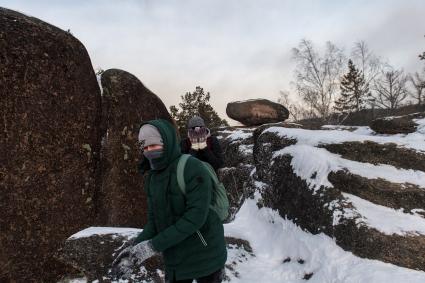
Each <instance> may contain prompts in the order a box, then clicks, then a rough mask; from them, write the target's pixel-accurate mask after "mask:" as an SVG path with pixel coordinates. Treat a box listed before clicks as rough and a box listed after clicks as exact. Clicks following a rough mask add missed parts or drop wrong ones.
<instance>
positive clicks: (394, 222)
mask: <svg viewBox="0 0 425 283" xmlns="http://www.w3.org/2000/svg"><path fill="white" fill-rule="evenodd" d="M343 195H344V197H346V198H347V199H348V200H349V201H350V202H351V203H352V204H353V205H354V207H355V209H356V211H358V212H359V214H360V215H361V218H362V221H364V222H365V223H366V224H367V225H369V226H370V227H373V228H375V229H377V230H378V231H380V232H382V233H384V234H387V235H392V234H398V235H414V234H416V235H419V234H422V235H425V219H424V218H423V217H421V216H419V215H412V214H408V213H404V212H403V211H401V210H394V209H392V208H388V207H386V206H382V205H377V204H374V203H372V202H369V201H367V200H364V199H362V198H359V197H357V196H354V195H351V194H347V193H343Z"/></svg>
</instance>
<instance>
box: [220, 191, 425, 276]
mask: <svg viewBox="0 0 425 283" xmlns="http://www.w3.org/2000/svg"><path fill="white" fill-rule="evenodd" d="M257 198H258V196H257ZM225 234H226V236H232V237H236V238H242V239H246V240H248V241H249V242H250V244H251V246H252V248H253V250H254V253H255V257H250V258H248V259H247V260H246V261H243V262H240V263H239V264H238V265H237V267H236V271H237V272H238V274H239V276H240V277H239V278H236V277H235V276H234V275H233V274H232V273H230V272H227V274H228V276H230V278H231V281H230V282H244V283H258V282H267V283H278V282H279V283H281V282H287V283H296V282H310V283H316V282H317V283H354V282H356V283H365V282H376V283H378V282H384V283H390V282H394V283H396V282H410V283H416V282H417V283H419V282H421V283H423V282H425V272H420V271H415V270H411V269H407V268H402V267H398V266H395V265H392V264H388V263H383V262H381V261H376V260H368V259H362V258H359V257H356V256H354V255H353V254H352V253H351V252H346V251H344V250H342V249H341V248H340V247H339V246H337V245H336V244H335V242H334V241H333V240H332V239H331V238H329V237H328V236H326V235H324V234H318V235H312V234H310V233H307V232H304V231H303V230H301V229H300V228H299V227H298V226H296V225H295V224H294V223H293V222H292V221H289V220H285V219H282V218H281V217H280V216H279V215H278V213H277V212H275V211H273V210H271V209H269V208H262V209H258V207H257V205H256V200H251V199H250V200H247V201H245V203H244V204H243V206H242V208H241V209H240V211H239V212H238V214H237V216H236V218H235V220H234V221H233V222H232V223H230V224H226V225H225ZM287 258H290V259H291V261H289V262H285V263H284V261H285V259H287ZM235 260H236V261H238V260H239V258H237V257H236V256H234V254H233V253H229V258H228V263H231V262H232V261H235ZM299 260H300V262H302V261H301V260H303V261H304V263H303V264H301V263H299V262H298V261H299ZM286 261H287V260H286ZM311 273H312V274H313V275H312V276H311V278H310V279H309V280H308V281H306V280H305V279H303V278H304V276H305V275H306V274H311Z"/></svg>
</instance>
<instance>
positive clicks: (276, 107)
mask: <svg viewBox="0 0 425 283" xmlns="http://www.w3.org/2000/svg"><path fill="white" fill-rule="evenodd" d="M226 114H227V116H229V117H230V118H232V119H234V120H236V121H239V122H241V123H242V124H244V125H246V126H255V125H261V124H267V123H276V122H282V121H284V120H286V119H288V117H289V111H288V109H286V108H285V107H284V106H283V105H281V104H279V103H275V102H272V101H270V100H267V99H253V100H246V101H237V102H231V103H228V104H227V107H226Z"/></svg>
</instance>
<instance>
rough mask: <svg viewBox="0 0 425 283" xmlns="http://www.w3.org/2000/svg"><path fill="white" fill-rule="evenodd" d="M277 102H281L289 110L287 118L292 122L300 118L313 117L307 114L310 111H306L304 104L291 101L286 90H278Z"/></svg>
mask: <svg viewBox="0 0 425 283" xmlns="http://www.w3.org/2000/svg"><path fill="white" fill-rule="evenodd" d="M279 94H280V96H279V98H278V100H277V101H278V103H280V104H282V105H283V106H285V107H286V109H288V111H289V119H290V120H291V121H294V122H298V121H300V120H302V119H308V118H313V117H311V116H310V115H309V114H310V113H311V111H308V109H306V107H305V106H304V105H302V104H301V103H300V102H297V101H293V100H292V99H291V98H290V94H289V92H288V91H286V90H281V91H279Z"/></svg>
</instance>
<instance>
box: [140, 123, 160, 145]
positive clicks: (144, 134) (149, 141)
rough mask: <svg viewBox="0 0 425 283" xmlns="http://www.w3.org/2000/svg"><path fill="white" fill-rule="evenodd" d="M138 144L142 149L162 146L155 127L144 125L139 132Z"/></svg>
mask: <svg viewBox="0 0 425 283" xmlns="http://www.w3.org/2000/svg"><path fill="white" fill-rule="evenodd" d="M139 142H140V143H142V145H143V147H145V146H148V145H153V144H159V145H164V143H163V141H162V137H161V134H160V133H159V131H158V129H157V128H156V127H155V126H152V125H150V124H144V125H143V126H142V127H141V128H140V130H139Z"/></svg>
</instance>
